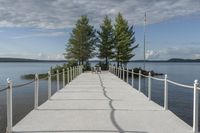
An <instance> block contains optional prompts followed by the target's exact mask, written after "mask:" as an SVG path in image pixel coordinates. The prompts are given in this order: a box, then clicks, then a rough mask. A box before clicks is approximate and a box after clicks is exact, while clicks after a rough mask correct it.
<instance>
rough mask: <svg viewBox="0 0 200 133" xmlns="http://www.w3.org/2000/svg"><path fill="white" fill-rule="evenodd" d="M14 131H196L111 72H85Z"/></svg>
mask: <svg viewBox="0 0 200 133" xmlns="http://www.w3.org/2000/svg"><path fill="white" fill-rule="evenodd" d="M13 130H14V133H48V132H49V133H64V132H66V133H68V132H71V133H116V132H119V133H192V127H190V126H189V125H187V124H186V123H185V122H183V121H182V120H181V119H179V118H178V117H177V116H175V115H174V114H173V113H172V112H170V111H164V110H163V107H161V106H159V105H157V104H156V103H154V102H149V101H148V99H147V98H146V96H144V95H143V94H142V93H139V92H138V91H137V90H135V89H133V88H132V87H131V86H130V85H128V84H126V83H125V82H123V81H122V80H121V79H119V78H117V77H116V76H114V75H113V74H111V73H109V72H103V73H102V74H92V73H83V74H81V75H80V76H78V77H77V78H76V79H74V80H73V81H72V82H71V83H70V84H68V85H67V86H66V87H65V88H64V89H62V90H60V91H58V92H57V93H55V94H54V95H53V96H52V98H51V100H48V101H47V102H45V103H44V104H42V105H41V106H40V107H39V109H38V110H33V111H31V112H30V113H29V114H28V115H27V116H26V117H25V118H24V119H22V120H21V121H20V122H19V123H18V124H16V125H15V126H14V127H13Z"/></svg>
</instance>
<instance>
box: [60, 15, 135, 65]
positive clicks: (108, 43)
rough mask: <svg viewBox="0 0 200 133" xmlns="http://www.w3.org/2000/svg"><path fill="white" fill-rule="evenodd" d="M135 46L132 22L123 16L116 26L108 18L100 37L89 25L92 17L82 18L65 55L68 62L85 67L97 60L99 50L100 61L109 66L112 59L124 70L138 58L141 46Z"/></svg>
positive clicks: (99, 32)
mask: <svg viewBox="0 0 200 133" xmlns="http://www.w3.org/2000/svg"><path fill="white" fill-rule="evenodd" d="M97 42H98V44H97ZM134 43H135V32H134V29H133V26H129V24H128V21H127V20H126V19H124V18H123V16H122V14H121V13H119V14H118V15H117V16H116V18H115V24H114V26H113V25H112V21H111V19H110V18H109V17H108V16H105V17H104V20H103V22H102V24H101V25H100V29H99V31H97V36H96V31H95V30H94V27H93V26H92V25H90V24H89V19H88V17H87V16H81V18H80V19H78V21H77V22H76V25H75V27H74V28H73V30H72V33H71V34H70V38H69V40H68V45H67V47H66V53H65V54H64V55H65V58H66V59H68V61H70V60H71V61H76V62H78V63H79V64H84V63H85V62H86V63H87V61H88V60H89V59H90V58H92V57H94V56H95V55H96V54H95V53H96V51H97V50H98V52H97V53H98V55H97V57H99V58H100V59H105V61H106V66H108V64H109V60H110V59H113V60H115V61H116V62H117V65H118V66H119V65H120V66H122V65H126V63H127V62H128V61H129V60H130V59H131V58H132V57H133V56H134V55H135V54H134V53H133V50H134V49H135V48H137V47H138V45H133V44H134ZM96 46H97V48H98V49H96ZM86 63H85V64H86Z"/></svg>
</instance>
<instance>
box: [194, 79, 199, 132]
mask: <svg viewBox="0 0 200 133" xmlns="http://www.w3.org/2000/svg"><path fill="white" fill-rule="evenodd" d="M198 85H199V83H198V80H195V81H194V93H193V132H194V133H198V131H199V128H198V123H199V122H198V121H199V115H198V113H199V92H198V88H197V87H198Z"/></svg>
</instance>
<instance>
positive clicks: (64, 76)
mask: <svg viewBox="0 0 200 133" xmlns="http://www.w3.org/2000/svg"><path fill="white" fill-rule="evenodd" d="M63 88H65V69H63Z"/></svg>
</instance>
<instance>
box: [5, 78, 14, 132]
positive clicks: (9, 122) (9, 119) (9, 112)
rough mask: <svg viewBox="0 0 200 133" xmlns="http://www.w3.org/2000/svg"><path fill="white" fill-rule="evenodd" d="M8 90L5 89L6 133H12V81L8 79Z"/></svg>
mask: <svg viewBox="0 0 200 133" xmlns="http://www.w3.org/2000/svg"><path fill="white" fill-rule="evenodd" d="M7 83H8V89H7V129H6V133H12V126H13V114H12V112H13V107H12V81H11V80H10V79H9V78H8V79H7Z"/></svg>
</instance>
